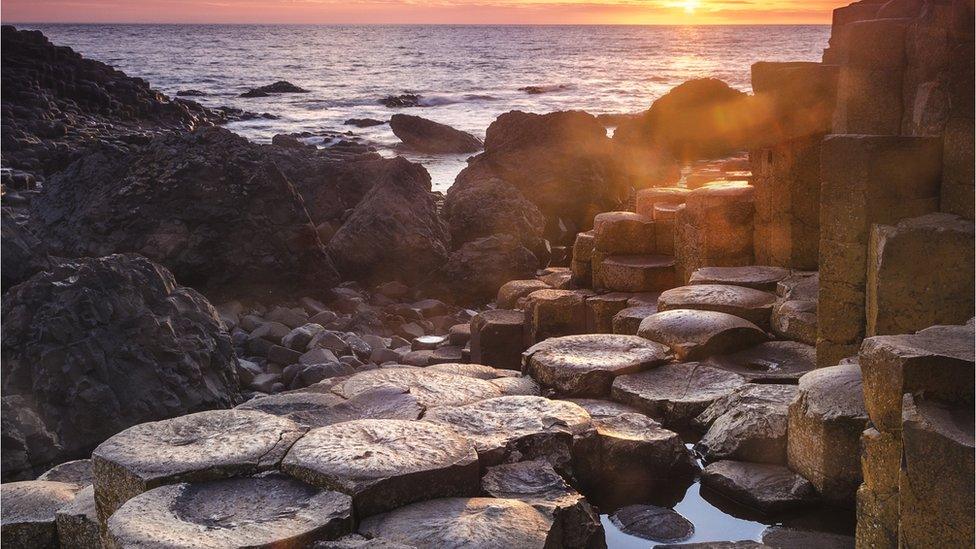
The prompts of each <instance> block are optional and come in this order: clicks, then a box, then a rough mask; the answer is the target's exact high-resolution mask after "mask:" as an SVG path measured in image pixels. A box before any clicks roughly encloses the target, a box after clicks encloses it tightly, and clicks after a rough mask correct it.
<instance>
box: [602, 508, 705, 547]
mask: <svg viewBox="0 0 976 549" xmlns="http://www.w3.org/2000/svg"><path fill="white" fill-rule="evenodd" d="M610 520H611V521H613V523H614V524H615V525H617V527H618V528H620V530H621V531H623V532H624V533H627V534H630V535H633V536H637V537H641V538H644V539H648V540H651V541H659V542H665V543H667V542H675V541H682V540H685V539H688V538H690V537H691V535H692V534H694V533H695V525H694V524H692V523H691V522H689V521H688V519H686V518H684V517H682V516H681V515H680V514H678V513H677V512H676V511H674V510H673V509H667V508H664V507H656V506H654V505H630V506H628V507H624V508H622V509H618V510H617V512H615V513H614V514H613V515H611V516H610Z"/></svg>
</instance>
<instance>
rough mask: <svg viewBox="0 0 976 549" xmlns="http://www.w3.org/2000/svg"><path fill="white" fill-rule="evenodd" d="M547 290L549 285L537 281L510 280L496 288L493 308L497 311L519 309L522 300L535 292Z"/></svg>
mask: <svg viewBox="0 0 976 549" xmlns="http://www.w3.org/2000/svg"><path fill="white" fill-rule="evenodd" d="M546 289H549V285H548V284H546V283H545V282H543V281H541V280H537V279H534V278H533V279H529V280H510V281H508V282H506V283H504V284H502V286H501V288H498V296H497V297H496V298H495V307H497V308H499V309H521V308H522V302H523V299H525V298H526V297H528V295H529V294H531V293H532V292H534V291H536V290H546Z"/></svg>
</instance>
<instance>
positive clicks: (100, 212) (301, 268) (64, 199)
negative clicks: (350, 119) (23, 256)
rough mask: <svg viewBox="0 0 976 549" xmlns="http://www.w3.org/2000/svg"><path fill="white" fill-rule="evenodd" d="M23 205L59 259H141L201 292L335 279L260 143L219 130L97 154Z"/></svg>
mask: <svg viewBox="0 0 976 549" xmlns="http://www.w3.org/2000/svg"><path fill="white" fill-rule="evenodd" d="M31 208H32V212H33V214H34V217H35V218H36V219H37V221H38V231H37V232H38V236H39V237H41V238H42V239H43V240H44V241H45V242H47V243H48V244H49V245H50V246H51V247H52V250H53V251H54V252H55V253H57V254H59V255H63V256H67V257H76V256H100V255H106V254H110V253H120V252H137V253H141V254H143V255H145V256H147V257H149V258H150V259H153V260H154V261H157V262H159V263H162V264H163V265H165V266H166V267H167V268H169V269H170V270H171V271H173V274H174V275H175V276H176V279H177V280H179V281H180V283H181V284H186V285H190V286H193V287H196V288H199V289H201V290H203V291H205V292H207V293H210V294H211V295H216V294H220V295H224V294H228V295H234V294H237V293H247V292H252V291H255V290H264V289H277V288H282V289H284V288H309V289H312V290H314V291H318V292H321V291H322V290H324V289H327V288H328V287H330V286H331V285H332V284H334V283H335V282H337V281H338V274H337V273H336V272H335V269H334V267H333V265H332V261H331V260H330V259H329V256H328V255H327V254H326V251H325V248H324V247H323V245H322V243H321V242H320V241H319V239H318V236H317V235H316V232H315V229H314V227H313V226H312V223H311V220H310V219H309V216H308V213H307V211H306V209H305V204H304V202H303V200H302V198H301V196H300V195H299V194H298V193H297V192H296V191H295V188H294V187H293V186H292V184H291V183H290V182H289V181H288V179H287V178H286V177H285V176H284V175H283V174H282V172H281V170H279V169H278V167H277V166H276V165H275V163H274V162H273V161H272V160H271V159H269V158H267V157H266V156H265V155H264V154H262V149H261V147H260V146H258V145H254V144H252V143H249V142H248V141H247V140H246V139H244V138H243V137H240V136H237V135H235V134H233V133H231V132H229V131H227V130H223V129H219V128H204V129H201V130H198V131H195V132H192V133H188V134H183V135H165V136H160V137H157V138H155V139H153V140H152V142H151V143H149V145H147V146H146V147H145V148H143V149H141V150H139V151H138V152H136V153H132V154H120V153H119V152H118V151H115V150H111V149H109V148H107V147H101V148H97V149H96V150H94V151H92V152H91V154H90V155H88V156H86V157H84V158H82V159H80V160H79V161H77V162H75V163H74V164H72V165H71V166H70V167H69V168H68V169H66V170H65V171H63V172H62V173H60V174H58V175H57V176H56V177H53V178H52V179H51V181H50V184H49V185H48V186H47V187H46V188H45V192H44V193H43V194H42V195H41V196H38V197H37V198H36V199H35V200H34V201H33V203H32V205H31Z"/></svg>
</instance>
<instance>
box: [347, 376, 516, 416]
mask: <svg viewBox="0 0 976 549" xmlns="http://www.w3.org/2000/svg"><path fill="white" fill-rule="evenodd" d="M379 388H387V389H392V388H396V389H398V390H400V391H401V392H404V393H409V394H410V395H412V396H414V397H415V398H416V399H417V402H418V403H419V404H420V405H421V406H424V407H426V408H432V407H435V406H463V405H465V404H470V403H472V402H477V401H479V400H484V399H486V398H494V397H497V396H500V395H501V391H500V390H499V389H498V387H496V386H494V385H492V384H491V383H488V382H487V381H484V380H481V379H474V378H470V377H467V376H461V375H456V374H448V373H443V372H438V371H436V370H427V369H422V368H403V367H400V368H383V369H379V370H367V371H365V372H360V373H358V374H356V375H353V376H351V377H349V378H348V379H346V380H345V381H341V382H339V383H338V384H336V385H335V386H334V387H333V388H332V392H333V393H335V394H337V395H339V396H341V397H343V398H346V399H353V398H355V397H356V396H358V395H361V394H363V393H366V392H370V391H374V390H376V389H379Z"/></svg>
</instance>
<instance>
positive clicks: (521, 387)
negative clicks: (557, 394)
mask: <svg viewBox="0 0 976 549" xmlns="http://www.w3.org/2000/svg"><path fill="white" fill-rule="evenodd" d="M488 383H491V384H492V385H494V386H495V387H498V388H499V389H500V390H501V392H502V396H513V395H535V396H537V395H541V394H542V387H539V384H538V383H536V382H535V380H534V379H532V378H531V377H528V376H521V377H499V378H495V379H489V380H488Z"/></svg>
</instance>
